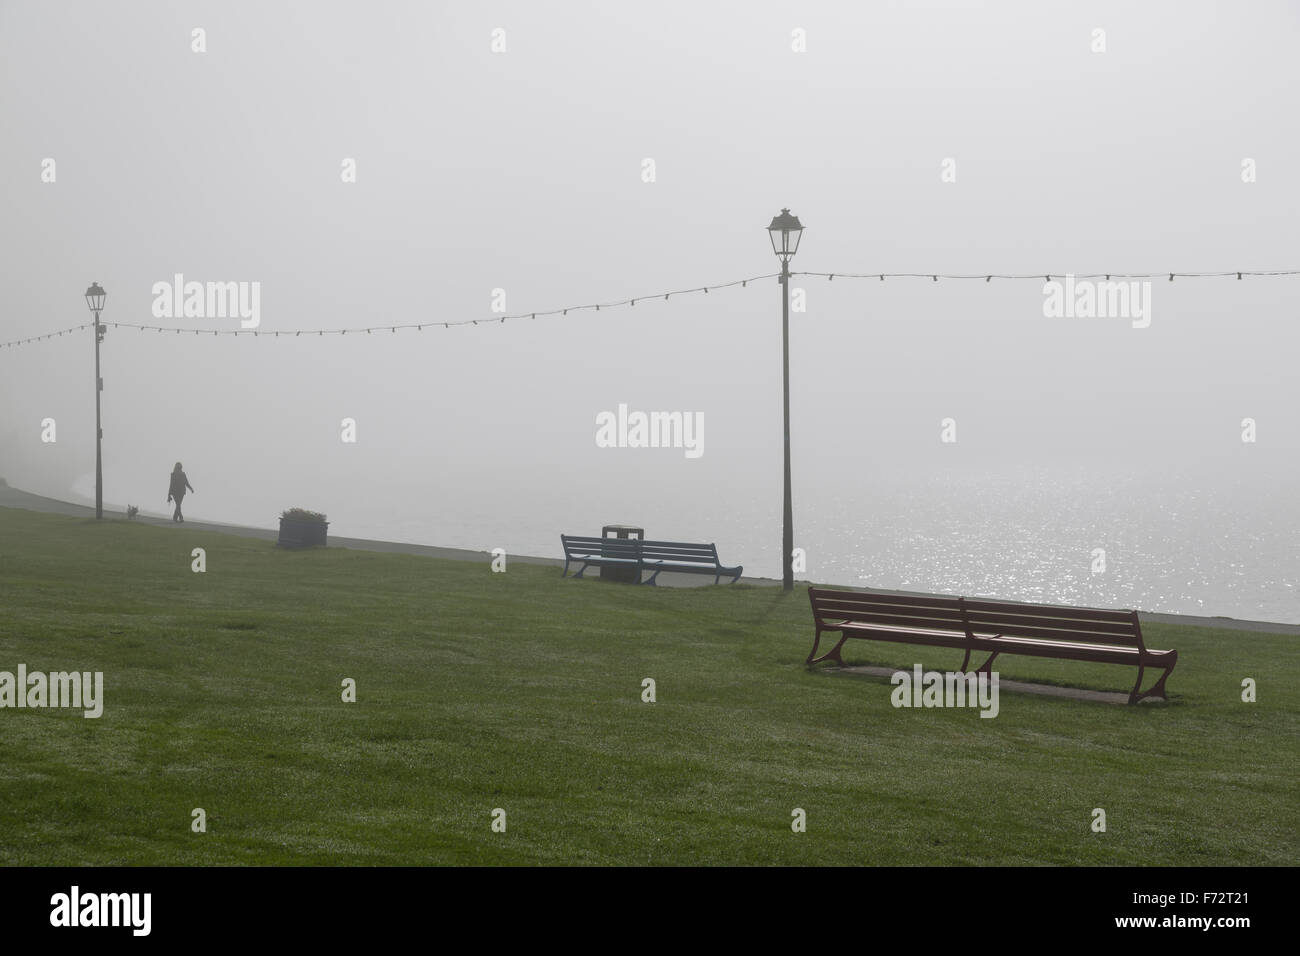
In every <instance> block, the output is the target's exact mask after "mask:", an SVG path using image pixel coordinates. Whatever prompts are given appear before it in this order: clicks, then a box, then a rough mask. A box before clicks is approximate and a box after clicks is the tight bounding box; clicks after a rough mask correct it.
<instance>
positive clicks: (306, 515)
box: [280, 508, 328, 524]
mask: <svg viewBox="0 0 1300 956" xmlns="http://www.w3.org/2000/svg"><path fill="white" fill-rule="evenodd" d="M280 517H281V518H284V519H285V520H286V521H310V522H312V523H313V524H328V522H327V521H326V520H325V516H324V515H323V514H321V513H320V512H319V511H308V510H307V509H305V508H290V509H289V510H288V511H285V512H283V513H281V515H280Z"/></svg>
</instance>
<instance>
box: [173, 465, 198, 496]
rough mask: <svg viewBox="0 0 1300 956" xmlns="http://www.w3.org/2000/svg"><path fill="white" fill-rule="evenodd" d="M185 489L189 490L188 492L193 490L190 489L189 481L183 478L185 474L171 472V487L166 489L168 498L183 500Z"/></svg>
mask: <svg viewBox="0 0 1300 956" xmlns="http://www.w3.org/2000/svg"><path fill="white" fill-rule="evenodd" d="M186 488H189V490H190V491H193V490H194V489H193V488H190V480H189V479H188V478H186V477H185V472H183V471H173V472H172V484H171V487H170V488H168V489H167V494H168V496H170V497H172V498H183V497H184V496H185V489H186Z"/></svg>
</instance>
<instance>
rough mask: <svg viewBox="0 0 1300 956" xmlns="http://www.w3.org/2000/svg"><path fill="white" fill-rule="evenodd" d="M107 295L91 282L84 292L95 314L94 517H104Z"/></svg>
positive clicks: (95, 283)
mask: <svg viewBox="0 0 1300 956" xmlns="http://www.w3.org/2000/svg"><path fill="white" fill-rule="evenodd" d="M106 295H107V293H105V292H104V290H103V289H101V288H100V287H99V283H98V282H92V283H91V285H90V288H89V289H87V290H86V305H88V306H90V311H91V312H93V313H95V517H96V518H103V517H104V455H103V446H104V428H103V424H102V422H101V420H100V414H99V393H100V392H102V391H103V390H104V380H103V379H102V378H100V375H99V343H100V342H102V341H104V325H103V323H101V322H100V321H99V313H100V312H102V311H103V309H104V299H105V297H106Z"/></svg>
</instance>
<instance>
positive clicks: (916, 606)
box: [806, 587, 1178, 704]
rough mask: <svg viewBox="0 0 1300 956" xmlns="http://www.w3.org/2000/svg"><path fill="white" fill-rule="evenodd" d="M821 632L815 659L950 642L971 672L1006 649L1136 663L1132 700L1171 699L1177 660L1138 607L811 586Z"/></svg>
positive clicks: (811, 659)
mask: <svg viewBox="0 0 1300 956" xmlns="http://www.w3.org/2000/svg"><path fill="white" fill-rule="evenodd" d="M808 599H809V600H810V601H811V602H812V611H813V623H814V625H815V627H816V629H817V630H816V634H815V636H814V637H813V647H812V651H811V652H810V653H809V654H808V660H807V661H806V663H808V664H810V665H811V664H817V663H820V662H821V661H825V660H833V661H835V662H836V663H838V664H840V665H843V664H844V660H843V659H842V658H841V657H840V648H841V647H843V646H844V642H845V641H847V640H848V639H849V638H851V637H852V638H863V639H866V640H875V641H892V642H895V643H901V644H921V645H925V646H928V647H949V648H952V649H953V650H959V651H964V652H965V657H964V658H963V660H962V662H961V667H960V668H959V670H961V671H965V670H966V667H967V665H968V664H969V663H970V658H971V654H972V653H981V654H983V653H987V654H988V655H989V657H988V659H987V660H986V661H985V662H984V663H983V664H981V665H980V666H979V667H978V668H976V672H977V673H978V672H980V671H983V672H984V673H989V671H990V667H991V665H992V664H993V660H994V658H996V657H997V656H998V655H999V654H1021V655H1025V656H1029V657H1048V658H1056V659H1059V660H1073V661H1089V662H1092V663H1099V664H1126V665H1129V666H1136V667H1137V681H1136V682H1135V683H1134V684H1133V690H1132V692H1131V693H1130V694H1129V698H1128V702H1129V703H1130V704H1135V703H1137V702H1138V701H1140V700H1142V699H1144V698H1146V697H1159V698H1161V699H1168V698H1167V697H1166V694H1165V680H1166V679H1167V678H1168V677H1169V675H1170V673H1172V672H1173V669H1174V665H1175V664H1176V663H1177V662H1178V652H1177V651H1173V650H1170V651H1158V650H1153V649H1151V648H1149V647H1147V646H1146V642H1145V641H1143V640H1142V625H1141V623H1140V622H1139V621H1138V615H1137V611H1114V610H1105V609H1102V608H1083V607H1057V606H1052V605H1042V604H1013V603H1008V602H1004V601H985V600H980V599H976V598H963V597H946V596H943V595H935V596H933V597H921V596H910V595H901V594H873V593H868V592H866V591H843V590H838V589H834V588H818V587H810V588H809V589H808ZM825 631H838V632H839V633H840V639H839V642H838V643H837V644H836V645H835V646H834V647H833V648H831V649H830V650H829V651H828V652H826V653H825V654H822V655H821V656H820V657H818V656H817V648H818V646H819V645H820V643H821V636H822V633H823V632H825ZM1148 668H1151V669H1160V670H1163V671H1164V673H1162V674H1161V675H1160V679H1159V680H1157V681H1156V682H1155V683H1154V684H1153V685H1152V686H1151V688H1150V689H1149V690H1146V691H1143V690H1142V679H1143V676H1144V674H1145V672H1146V670H1147V669H1148Z"/></svg>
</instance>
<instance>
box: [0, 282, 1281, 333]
mask: <svg viewBox="0 0 1300 956" xmlns="http://www.w3.org/2000/svg"><path fill="white" fill-rule="evenodd" d="M790 275H791V276H809V277H813V278H824V279H826V280H827V281H834V280H835V279H837V278H838V279H878V280H879V281H881V282H883V281H884V280H886V279H930V280H932V281H934V282H938V281H939V280H940V279H982V280H984V281H985V282H992V281H993V280H994V279H1030V280H1038V281H1047V282H1050V281H1052V279H1053V278H1057V279H1064V278H1066V276H1067V273H1063V272H1053V273H1042V272H1032V273H1030V272H1025V273H1004V272H1003V273H1000V272H988V273H986V272H980V273H961V274H956V273H944V272H791V273H790ZM1068 275H1069V276H1071V277H1073V278H1075V279H1105V280H1106V281H1107V282H1109V281H1112V280H1116V279H1165V278H1167V279H1168V280H1169V281H1170V282H1173V281H1174V279H1176V278H1177V279H1201V278H1225V277H1229V276H1236V277H1237V278H1238V279H1241V278H1242V277H1243V276H1297V275H1300V269H1290V270H1276V271H1251V270H1229V271H1227V272H1104V273H1103V272H1090V273H1068ZM780 278H781V274H780V273H779V272H770V273H768V274H766V275H761V276H750V277H749V278H747V279H735V280H733V281H731V282H718V283H713V284H710V285H702V286H696V287H695V288H693V289H675V290H670V291H667V292H656V293H654V294H653V295H639V296H636V297H635V298H631V299H620V300H617V301H613V302H592V303H588V304H586V305H570V306H563V307H561V308H558V309H547V310H546V311H540V312H515V313H511V314H509V315H493V316H489V317H487V318H482V319H457V320H449V321H445V322H437V321H433V322H419V323H407V324H393V325H372V326H358V327H356V328H348V329H288V330H285V329H278V330H276V329H268V330H264V329H194V328H189V329H182V328H177V327H175V326H162V325H137V324H135V323H131V322H107V321H103V322H102V324H103V325H104V326H106V327H108V328H114V329H138V330H139V331H140V332H142V333H143V332H155V333H163V334H172V335H198V336H209V335H211V336H219V335H234V336H239V335H243V336H254V337H262V338H271V337H274V338H284V337H288V338H298V337H301V336H304V335H308V336H310V335H315V336H325V335H374V334H375V333H384V332H387V333H397V332H405V331H410V330H415V331H417V332H423V331H424V330H425V329H436V328H443V329H450V328H459V327H461V326H467V325H492V324H499V323H502V322H507V321H512V320H519V319H530V320H531V319H539V318H548V317H550V316H555V315H560V316H567V315H568V314H569V313H570V312H587V311H595V312H601V311H609V310H610V309H617V308H624V307H627V308H633V307H635V306H636V304H637V303H638V302H650V301H654V300H658V299H662V300H663V301H665V302H666V301H669V300H671V298H672V297H673V296H683V295H694V294H699V293H703V294H704V295H708V294H709V293H710V292H711V291H714V292H716V291H718V290H720V289H730V288H733V287H735V286H740V287H742V288H744V287H745V286H748V285H749V283H751V282H761V281H762V280H764V279H777V280H778V281H779V280H780ZM94 327H95V326H94V323H93V322H87V323H84V324H82V325H73V326H69V327H68V328H66V329H58V330H56V331H54V332H46V333H45V334H43V335H33V336H30V337H28V338H21V339H12V340H10V341H8V342H0V348H17V347H18V346H21V345H30V344H32V343H34V342H42V341H45V340H46V339H54V338H59V337H60V336H63V335H71V334H73V333H76V332H81V331H85V330H87V329H93V328H94Z"/></svg>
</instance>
